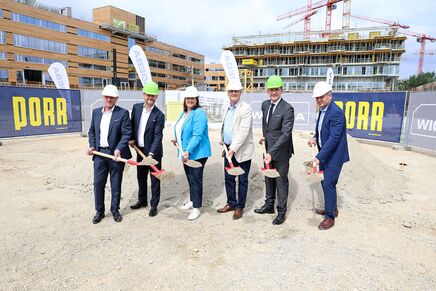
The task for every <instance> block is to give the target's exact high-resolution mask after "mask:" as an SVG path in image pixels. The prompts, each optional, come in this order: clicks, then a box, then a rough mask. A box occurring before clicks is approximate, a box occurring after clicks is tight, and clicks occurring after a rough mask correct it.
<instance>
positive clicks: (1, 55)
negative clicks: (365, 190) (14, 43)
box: [0, 52, 8, 60]
mask: <svg viewBox="0 0 436 291" xmlns="http://www.w3.org/2000/svg"><path fill="white" fill-rule="evenodd" d="M7 59H8V53H6V52H0V60H7Z"/></svg>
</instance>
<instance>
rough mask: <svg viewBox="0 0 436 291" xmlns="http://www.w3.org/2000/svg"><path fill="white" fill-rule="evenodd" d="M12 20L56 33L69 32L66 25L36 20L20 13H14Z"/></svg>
mask: <svg viewBox="0 0 436 291" xmlns="http://www.w3.org/2000/svg"><path fill="white" fill-rule="evenodd" d="M11 18H12V20H13V21H17V22H22V23H27V24H30V25H34V26H39V27H42V28H46V29H51V30H56V31H60V32H66V31H67V26H66V25H64V24H58V23H54V22H51V21H48V20H43V19H39V18H34V17H31V16H26V15H23V14H19V13H14V12H12V15H11Z"/></svg>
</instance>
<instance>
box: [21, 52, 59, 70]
mask: <svg viewBox="0 0 436 291" xmlns="http://www.w3.org/2000/svg"><path fill="white" fill-rule="evenodd" d="M15 60H16V61H18V62H25V63H35V64H44V65H51V64H53V63H55V62H58V63H61V64H62V65H64V67H68V62H67V61H64V60H55V59H49V58H41V57H35V56H27V55H15Z"/></svg>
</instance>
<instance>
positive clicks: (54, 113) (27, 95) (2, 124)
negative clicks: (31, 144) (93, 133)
mask: <svg viewBox="0 0 436 291" xmlns="http://www.w3.org/2000/svg"><path fill="white" fill-rule="evenodd" d="M0 104H1V106H0V138H6V137H18V136H33V135H43V134H58V133H70V132H80V131H81V130H82V115H81V102H80V92H79V91H78V90H57V89H46V88H26V87H11V86H0Z"/></svg>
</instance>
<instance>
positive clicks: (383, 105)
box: [333, 92, 406, 142]
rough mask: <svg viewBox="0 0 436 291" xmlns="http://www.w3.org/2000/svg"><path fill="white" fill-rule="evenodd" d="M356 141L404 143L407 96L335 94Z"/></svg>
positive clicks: (335, 99) (386, 93) (334, 96)
mask: <svg viewBox="0 0 436 291" xmlns="http://www.w3.org/2000/svg"><path fill="white" fill-rule="evenodd" d="M333 100H334V102H336V104H338V106H339V107H340V108H341V109H342V110H344V113H345V117H346V119H347V132H348V133H349V134H350V135H351V136H352V137H356V138H366V139H373V140H381V141H389V142H400V137H401V127H402V123H403V115H404V105H405V100H406V92H383V93H360V92H353V93H333Z"/></svg>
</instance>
